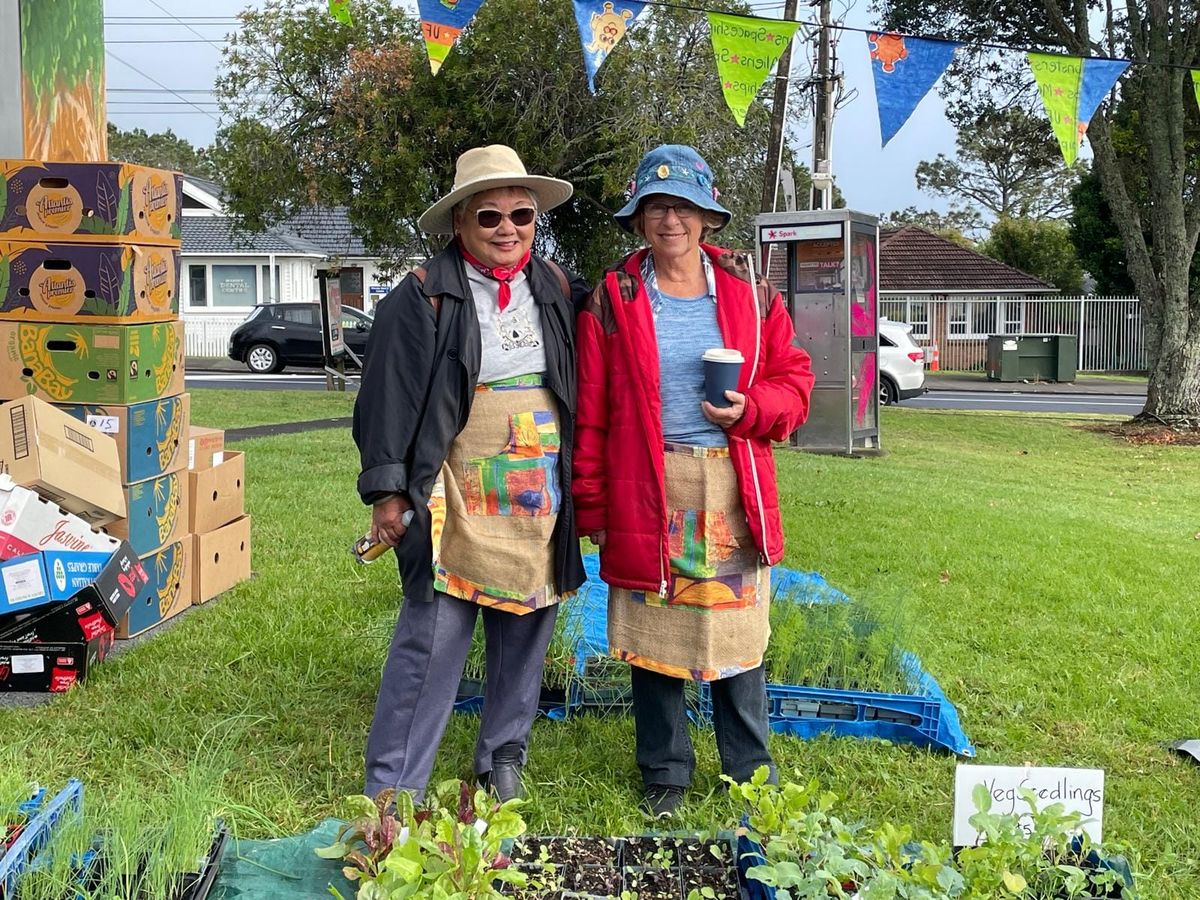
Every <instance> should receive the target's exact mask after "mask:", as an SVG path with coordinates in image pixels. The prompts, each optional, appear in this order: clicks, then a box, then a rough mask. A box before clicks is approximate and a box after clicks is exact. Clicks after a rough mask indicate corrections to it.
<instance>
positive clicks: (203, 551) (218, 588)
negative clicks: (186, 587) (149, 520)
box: [191, 516, 250, 606]
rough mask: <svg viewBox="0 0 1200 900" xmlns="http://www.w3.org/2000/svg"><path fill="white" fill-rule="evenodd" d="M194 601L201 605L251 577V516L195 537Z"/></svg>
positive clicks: (193, 567) (193, 545) (193, 547)
mask: <svg viewBox="0 0 1200 900" xmlns="http://www.w3.org/2000/svg"><path fill="white" fill-rule="evenodd" d="M191 537H192V602H193V603H195V604H196V605H197V606H199V605H200V604H201V603H207V602H208V601H209V600H211V599H213V597H217V596H219V595H220V594H223V593H225V592H226V591H227V590H229V589H230V588H232V587H234V586H235V585H238V584H241V583H242V582H243V581H247V580H248V579H249V578H250V517H249V516H242V517H241V518H240V519H234V520H233V521H232V522H230V523H229V524H228V525H222V526H221V527H220V528H218V529H216V530H215V531H210V532H207V533H206V534H193V535H192V536H191Z"/></svg>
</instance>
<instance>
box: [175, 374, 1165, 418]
mask: <svg viewBox="0 0 1200 900" xmlns="http://www.w3.org/2000/svg"><path fill="white" fill-rule="evenodd" d="M357 382H358V379H357V378H356V377H354V376H351V377H350V378H349V379H348V384H347V389H348V390H354V389H356V388H357ZM187 386H188V389H189V390H193V389H203V388H231V389H235V390H259V391H272V390H273V391H279V390H307V391H323V390H325V376H324V375H320V374H317V373H315V372H283V373H281V374H279V375H257V376H252V375H249V374H243V373H241V372H192V373H190V374H189V375H188V376H187ZM1145 402H1146V401H1145V397H1142V396H1138V395H1130V394H1124V395H1122V394H1078V393H1077V394H1049V393H1036V394H1035V393H1016V392H1011V393H1009V392H996V391H930V392H929V393H927V394H924V395H922V396H921V397H917V398H914V399H912V400H906V401H904V403H903V404H902V405H903V406H905V407H910V408H923V409H981V410H1009V411H1016V412H1054V413H1101V414H1108V415H1113V416H1132V415H1136V414H1137V413H1139V412H1141V411H1142V407H1143V406H1144V405H1145Z"/></svg>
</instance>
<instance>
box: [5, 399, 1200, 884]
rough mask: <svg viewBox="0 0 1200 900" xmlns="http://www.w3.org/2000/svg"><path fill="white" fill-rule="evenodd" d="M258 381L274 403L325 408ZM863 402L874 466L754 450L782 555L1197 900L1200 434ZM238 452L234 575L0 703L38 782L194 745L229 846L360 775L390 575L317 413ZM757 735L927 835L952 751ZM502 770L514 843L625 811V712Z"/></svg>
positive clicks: (1012, 753)
mask: <svg viewBox="0 0 1200 900" xmlns="http://www.w3.org/2000/svg"><path fill="white" fill-rule="evenodd" d="M215 393H216V392H208V391H197V392H195V393H194V394H193V399H194V400H195V399H196V398H197V397H200V398H201V399H202V403H201V404H200V405H199V407H198V408H199V409H200V410H201V411H202V416H200V418H201V419H202V420H203V421H205V422H206V423H214V422H215V423H220V422H222V421H224V422H227V423H228V422H231V421H232V420H233V416H234V415H236V416H237V421H238V424H249V423H248V422H244V421H243V420H244V416H245V415H246V411H245V410H244V409H236V408H235V407H234V406H233V405H232V404H230V403H227V402H226V401H224V400H222V399H220V398H217V397H213V396H212V395H213V394H215ZM247 396H248V395H246V394H239V395H238V399H239V403H240V402H241V400H242V399H243V398H246V397H247ZM264 396H265V397H267V398H268V402H269V406H270V407H271V411H272V412H278V413H280V414H282V411H283V410H284V409H285V408H287V409H295V410H298V411H299V412H301V413H303V414H302V415H298V416H297V418H317V417H318V416H319V415H327V414H328V415H336V414H345V413H337V412H327V411H325V410H324V409H323V410H322V411H321V412H320V413H319V414H318V412H317V410H316V407H315V406H314V404H315V402H316V401H315V398H313V397H312V395H304V396H302V397H293V396H290V395H281V394H275V393H272V394H270V395H264ZM255 399H256V401H257V400H258V399H259V398H255ZM324 399H328V398H324ZM883 416H884V419H883V425H884V441H885V445H886V446H887V447H888V449H889V450H890V454H889V455H888V456H887V457H885V458H883V459H877V460H848V459H841V458H831V457H821V456H811V455H802V454H794V453H790V452H788V453H780V454H779V467H780V472H781V480H782V486H783V494H784V497H785V499H784V515H785V520H786V529H787V534H788V541H789V543H788V556H787V559H786V563H787V564H788V565H790V566H793V567H796V568H804V569H815V570H818V571H820V572H822V573H823V574H825V575H826V576H827V577H828V578H829V580H830V581H831V582H832V583H833V584H835V585H837V586H839V587H841V588H843V589H845V590H847V591H848V592H849V593H850V594H851V595H852V596H860V597H861V596H867V595H869V594H872V593H880V594H886V595H888V596H897V597H900V598H902V600H903V602H904V603H906V604H907V605H908V607H909V609H910V611H911V613H912V618H913V619H914V620H915V621H916V622H917V623H918V628H917V629H916V631H915V633H914V634H913V638H912V647H911V649H912V650H914V651H916V652H917V653H918V654H919V655H920V656H921V658H922V660H923V662H924V664H925V667H926V669H928V670H929V671H930V672H932V673H933V674H934V675H935V676H936V677H937V678H938V679H939V680H940V682H941V684H942V686H943V688H944V689H945V690H946V692H947V694H948V695H949V696H950V698H951V699H952V700H953V701H954V702H955V703H956V704H957V705H958V708H959V711H960V713H961V716H962V721H963V725H964V727H965V729H966V731H967V733H968V735H970V737H971V738H972V740H973V741H974V742H975V744H976V746H977V747H978V749H979V759H980V761H982V762H991V763H1004V764H1019V763H1022V762H1025V761H1030V762H1033V763H1038V764H1045V765H1074V766H1098V767H1102V768H1104V769H1105V770H1106V772H1107V788H1108V790H1107V794H1108V798H1107V799H1108V803H1107V808H1106V810H1105V834H1106V836H1107V837H1109V838H1111V839H1115V840H1118V841H1121V842H1125V843H1127V844H1129V845H1131V846H1132V847H1133V848H1134V850H1135V853H1136V856H1137V861H1138V863H1139V865H1138V871H1139V873H1140V874H1141V878H1142V880H1141V888H1142V890H1141V893H1140V896H1142V897H1146V898H1159V897H1163V898H1181V900H1182V898H1195V897H1197V896H1200V828H1197V825H1196V815H1195V808H1196V807H1195V798H1196V797H1197V793H1198V791H1200V769H1197V768H1196V767H1194V766H1192V765H1190V764H1187V763H1184V762H1182V761H1178V760H1176V759H1175V758H1174V757H1172V756H1170V755H1168V754H1167V753H1166V752H1165V751H1164V750H1163V749H1162V748H1161V746H1160V742H1163V741H1167V740H1171V739H1175V738H1178V737H1182V736H1188V735H1191V736H1197V735H1200V704H1198V702H1197V688H1198V686H1200V639H1198V637H1197V629H1196V627H1195V603H1196V597H1197V595H1198V594H1200V540H1197V537H1198V535H1197V533H1198V532H1200V513H1198V512H1197V510H1200V449H1196V448H1161V447H1132V446H1127V445H1124V444H1120V443H1118V442H1116V441H1114V440H1113V439H1112V438H1109V437H1105V436H1101V435H1096V434H1092V433H1089V432H1086V431H1083V430H1081V429H1080V428H1078V427H1077V425H1078V423H1073V422H1070V421H1066V420H1063V419H1061V418H1055V419H1046V420H1039V419H1037V418H1036V417H1033V416H1028V415H1023V416H1005V415H1002V414H992V415H988V414H974V413H943V412H936V411H920V410H906V409H887V410H885V411H884V413H883ZM275 421H282V420H281V419H275ZM240 447H241V449H244V450H245V451H246V459H247V484H248V505H249V510H250V512H251V513H252V514H253V515H254V517H255V519H254V539H255V555H254V568H255V571H256V572H257V577H256V578H255V580H254V581H252V582H250V583H248V584H245V585H242V586H240V587H239V588H237V589H236V590H235V591H234V592H232V593H230V594H228V595H226V596H225V597H224V598H222V599H221V600H220V601H219V602H217V603H216V604H212V605H210V606H209V607H207V608H202V609H199V610H196V611H195V612H193V613H192V614H191V615H190V616H189V617H188V618H187V619H186V620H185V621H183V622H181V623H180V624H179V625H178V626H177V627H175V628H173V629H171V630H169V631H167V632H166V633H164V634H162V635H160V636H158V637H157V638H155V639H154V640H152V641H150V642H147V643H145V644H144V645H142V646H139V647H137V648H135V649H133V650H131V651H130V652H128V653H127V654H125V655H124V656H122V657H120V658H118V659H115V660H113V661H111V662H110V663H108V664H106V665H104V666H102V667H101V668H99V669H98V670H97V671H96V673H95V675H94V677H93V678H92V679H91V681H90V682H89V684H88V685H87V687H86V688H85V689H82V690H77V691H74V692H72V693H71V694H69V695H67V696H65V697H63V698H60V699H58V700H56V701H55V702H54V703H53V704H51V705H49V706H46V707H42V708H37V709H24V710H21V709H4V710H0V732H2V733H3V734H4V735H5V736H6V741H5V744H6V745H7V746H6V747H5V749H3V750H0V765H4V766H14V767H17V768H23V769H24V770H26V771H27V772H29V774H30V775H32V776H34V777H36V778H38V779H39V780H41V781H43V782H49V783H54V782H58V781H61V780H62V779H63V778H65V777H67V776H70V775H80V776H82V777H84V778H85V779H86V781H87V783H88V786H89V791H90V796H91V797H92V798H93V800H94V799H96V798H98V797H100V796H102V795H103V794H104V793H106V792H128V791H135V792H141V793H143V794H147V795H151V794H155V793H158V792H161V791H162V790H163V789H164V786H165V785H166V783H167V781H168V780H169V779H171V778H172V777H173V773H176V772H179V771H180V770H181V769H182V768H183V767H184V766H186V765H188V763H189V761H190V760H195V759H197V758H199V759H200V760H201V761H202V762H205V763H207V764H208V765H211V766H212V767H213V768H215V769H219V770H221V771H222V773H223V774H222V778H223V785H222V788H221V791H222V793H223V795H224V796H225V797H226V798H227V800H226V804H225V809H226V812H227V813H229V814H230V817H231V818H232V820H233V821H234V823H235V825H237V827H238V828H239V829H241V830H242V832H243V833H246V834H250V835H263V834H281V833H284V832H288V831H292V830H301V829H307V828H309V827H311V826H312V825H313V823H314V822H315V821H317V820H318V819H320V818H322V817H324V816H325V815H327V814H329V813H330V812H331V811H334V810H335V808H336V802H337V799H338V798H339V797H341V796H342V795H344V794H347V793H352V792H355V791H357V790H358V789H359V787H360V782H359V778H360V770H361V752H362V745H363V741H364V738H365V734H366V729H367V725H368V722H369V720H370V715H371V709H372V704H373V699H374V694H375V689H376V687H377V683H378V673H379V667H380V664H381V661H382V658H383V653H384V651H385V648H386V646H387V642H388V639H389V636H390V629H391V625H392V622H393V620H394V616H395V612H396V606H397V590H396V573H395V568H394V565H393V564H392V563H391V561H390V557H387V558H385V559H386V560H387V561H386V562H380V563H377V564H375V565H373V566H367V567H364V566H358V565H356V564H355V563H354V562H353V560H352V559H351V557H350V555H349V554H348V553H347V550H346V548H347V547H348V545H349V544H350V542H351V540H352V539H354V538H355V537H357V536H358V535H359V534H360V533H361V531H362V529H363V528H364V526H365V524H366V521H367V518H366V514H365V511H364V509H363V508H362V507H361V506H360V504H359V503H358V500H357V498H356V496H355V493H354V479H355V476H356V474H357V456H356V453H355V451H354V449H353V447H352V444H351V442H350V440H349V436H348V434H347V433H346V432H345V431H341V430H337V431H322V432H314V433H311V434H304V435H298V436H287V437H276V438H270V439H260V440H255V441H248V442H245V443H244V444H241V445H240ZM475 726H476V720H475V719H472V718H469V717H454V718H453V719H452V721H451V725H450V727H449V729H448V731H447V735H446V740H445V742H444V744H443V748H442V753H441V755H440V762H439V767H438V772H437V773H436V777H454V776H460V775H465V774H467V772H468V770H469V766H470V759H471V749H472V745H473V741H474V732H475ZM695 737H696V743H697V749H698V752H699V768H698V772H697V776H696V779H695V783H694V786H693V790H692V792H691V793H690V794H689V796H688V805H687V807H686V809H685V812H684V818H683V821H682V823H681V825H682V826H684V827H691V828H712V827H716V826H724V825H727V824H728V823H729V822H731V821H732V820H733V819H734V818H735V810H734V809H733V808H732V807H731V805H730V804H729V801H728V800H727V799H725V798H724V797H722V796H721V795H720V794H719V793H717V792H716V787H717V785H718V778H717V773H718V766H717V762H716V753H715V748H714V744H713V740H712V737H711V734H708V733H702V732H700V733H696V735H695ZM772 748H773V750H774V752H775V754H776V758H777V760H778V761H779V763H780V768H781V770H782V773H783V775H784V776H785V777H791V778H794V779H804V780H807V779H809V778H811V777H817V778H819V779H820V780H821V781H822V782H823V783H824V784H825V785H826V786H827V787H829V788H830V789H831V790H833V791H835V792H837V793H838V794H839V795H841V796H842V797H843V798H844V802H843V810H844V812H845V813H846V814H847V815H846V817H847V818H853V817H855V816H863V817H868V818H871V819H874V820H878V819H882V818H891V819H892V820H893V821H896V822H911V823H912V824H913V825H914V826H915V828H916V831H917V835H918V836H920V837H927V838H930V839H934V840H942V839H948V838H949V832H950V816H951V799H952V790H953V774H954V765H955V760H954V759H952V758H948V757H945V756H940V755H935V754H932V753H928V752H925V751H918V750H915V749H913V748H911V747H906V746H891V745H887V744H884V743H881V742H859V741H853V740H833V739H822V740H818V741H813V742H802V741H799V740H795V739H792V738H786V737H779V736H775V737H774V738H773V741H772ZM527 772H528V775H529V778H530V780H531V781H532V782H533V798H532V802H531V804H530V805H529V807H528V808H527V810H526V813H527V818H528V820H529V822H530V827H531V828H532V829H533V830H534V831H535V832H539V833H543V834H545V833H551V834H554V833H563V832H567V831H572V830H576V831H579V832H581V833H592V834H614V833H615V834H625V833H632V832H636V831H641V830H644V829H645V828H646V825H647V823H646V822H645V821H644V820H642V819H641V818H640V817H639V816H638V815H637V813H636V811H635V808H636V804H637V800H638V797H639V785H638V779H637V774H636V768H635V765H634V761H633V732H632V725H631V722H630V720H629V719H627V718H613V719H601V718H588V717H580V718H575V719H572V720H571V721H568V722H566V723H551V722H546V721H542V722H539V723H538V724H537V725H536V726H535V730H534V735H533V746H532V757H531V760H530V764H529V767H528V769H527Z"/></svg>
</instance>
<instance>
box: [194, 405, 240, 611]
mask: <svg viewBox="0 0 1200 900" xmlns="http://www.w3.org/2000/svg"><path fill="white" fill-rule="evenodd" d="M187 465H188V473H187V476H188V523H189V530H190V531H191V542H192V602H193V603H195V604H200V603H207V602H208V601H209V600H211V599H213V597H216V596H217V595H218V594H222V593H224V592H225V591H227V590H229V589H230V588H231V587H233V586H234V585H235V584H238V583H239V582H242V581H245V580H246V579H247V578H249V577H250V517H249V516H247V515H246V514H245V513H246V458H245V456H244V454H242V453H241V452H240V451H236V450H226V449H225V432H223V431H221V430H219V429H216V428H199V427H196V426H193V427H192V428H191V429H190V430H189V434H188V450H187Z"/></svg>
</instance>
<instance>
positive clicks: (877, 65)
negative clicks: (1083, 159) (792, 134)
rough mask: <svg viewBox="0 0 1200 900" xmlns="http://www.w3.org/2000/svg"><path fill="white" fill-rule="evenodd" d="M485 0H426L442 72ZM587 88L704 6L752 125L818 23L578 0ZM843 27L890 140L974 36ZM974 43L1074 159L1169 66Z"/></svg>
mask: <svg viewBox="0 0 1200 900" xmlns="http://www.w3.org/2000/svg"><path fill="white" fill-rule="evenodd" d="M483 2H484V0H418V9H419V12H420V16H421V33H422V35H423V36H424V38H425V47H426V51H427V52H428V54H429V66H430V68H431V69H432V70H433V73H434V74H435V75H436V74H437V73H438V70H439V69H440V68H441V67H442V63H443V62H445V60H446V57H447V56H448V55H449V53H450V50H451V49H452V48H453V46H454V44H455V42H456V41H457V40H458V37H459V35H460V34H462V31H463V29H465V28H466V27H467V25H468V24H469V23H470V21H471V19H472V18H474V16H475V13H477V12H478V11H479V8H480V7H481V6H482V5H483ZM572 4H573V5H574V9H575V22H576V25H577V26H578V28H579V41H580V44H581V45H582V47H583V65H584V70H585V71H586V73H587V80H588V90H590V91H591V92H592V93H593V94H595V93H596V75H597V73H598V72H599V71H600V67H601V66H602V65H604V61H605V60H606V59H608V57H609V55H610V54H611V53H612V52H613V50H615V49H616V47H617V45H618V44H620V43H621V40H622V39H623V38H624V37H625V35H626V34H627V33H628V31H629V28H630V27H631V26H632V25H633V24H634V23H635V22H636V21H637V18H638V16H639V15H641V13H642V11H643V10H644V9H645V8H646V7H647V6H666V7H672V8H676V9H688V10H693V11H696V12H703V13H705V15H706V16H707V17H708V23H709V32H710V35H711V39H712V47H713V54H714V56H715V59H716V64H717V74H718V76H719V77H720V79H721V90H722V92H723V93H724V97H725V103H726V105H727V106H728V107H729V111H730V112H731V113H732V114H733V118H734V120H735V121H736V122H737V123H738V125H739V126H744V125H745V123H746V112H747V110H749V108H750V104H751V103H752V102H753V101H754V98H755V97H756V96H757V95H758V92H759V91H760V90H761V89H762V86H763V84H765V83H766V81H767V78H768V77H769V76H770V75H771V73H772V71H773V70H774V69H775V66H776V65H777V64H778V62H779V58H780V56H782V55H783V51H784V50H785V49H786V48H787V46H788V44H789V43H790V42H791V41H792V40H794V38H795V36H796V35H797V34H799V35H800V36H801V37H802V38H803V39H807V38H808V37H810V36H811V35H812V34H813V33H814V31H815V29H819V28H821V27H822V26H821V25H820V23H815V22H803V21H788V20H786V19H777V18H771V17H768V16H753V15H740V14H734V13H725V12H720V11H717V10H712V9H708V8H705V7H700V6H692V5H688V4H685V3H678V2H665V0H572ZM329 11H330V14H331V15H333V16H334V18H336V19H337V20H338V21H339V22H342V23H344V24H347V25H349V24H351V21H352V20H351V15H350V0H329ZM829 27H831V28H834V29H837V30H839V31H856V32H861V33H862V34H864V35H865V36H866V41H867V52H868V53H869V54H870V58H871V72H872V76H873V81H874V85H875V101H876V106H877V107H878V110H879V131H880V137H881V139H882V142H883V146H887V143H888V141H890V140H891V139H892V138H893V137H895V136H896V134H897V133H898V132H899V131H900V129H901V128H902V127H903V126H904V123H905V122H907V121H908V120H909V118H910V117H911V116H912V114H913V112H914V111H916V108H917V106H918V105H919V104H920V103H921V101H922V100H923V99H924V98H925V95H926V94H928V93H929V91H930V90H931V89H932V88H933V86H934V85H935V84H936V83H937V82H938V79H940V78H941V77H942V75H943V74H944V73H945V71H946V69H948V68H949V67H950V64H951V63H952V62H953V61H954V56H955V54H956V53H957V52H958V50H959V49H960V48H962V47H964V46H968V45H966V44H963V43H960V42H957V41H950V40H944V39H942V38H930V37H920V36H917V35H906V34H898V33H896V32H879V31H871V30H869V29H863V28H852V27H849V26H846V25H831V26H829ZM969 46H972V47H977V48H984V49H993V50H1001V51H1009V52H1024V53H1025V55H1026V59H1027V61H1028V63H1029V67H1030V69H1031V70H1032V72H1033V78H1034V81H1035V82H1036V84H1037V87H1038V92H1039V94H1040V96H1041V98H1042V104H1043V106H1044V107H1045V110H1046V115H1047V117H1048V118H1049V120H1050V125H1051V128H1052V129H1053V131H1054V136H1055V137H1056V138H1057V139H1058V143H1059V147H1060V148H1061V150H1062V154H1063V159H1064V160H1065V161H1066V163H1067V165H1072V164H1074V162H1075V161H1076V159H1077V158H1078V155H1079V148H1080V147H1081V146H1082V145H1083V139H1084V136H1085V135H1086V134H1087V128H1088V124H1089V123H1090V122H1091V119H1092V116H1093V115H1094V114H1095V112H1096V110H1097V109H1098V108H1099V106H1100V104H1101V103H1102V102H1103V100H1104V98H1105V96H1107V95H1108V93H1109V92H1110V91H1111V90H1112V89H1113V88H1114V87H1115V86H1116V84H1117V82H1118V81H1119V80H1120V78H1121V76H1122V75H1124V74H1125V72H1126V70H1127V69H1128V68H1129V66H1130V65H1167V66H1168V67H1170V68H1188V67H1184V66H1178V65H1172V64H1162V63H1146V62H1140V61H1138V62H1134V61H1133V60H1128V59H1110V58H1107V57H1090V56H1067V55H1061V54H1053V53H1040V52H1037V51H1033V50H1026V49H1024V48H1020V47H1010V46H1005V45H1001V44H971V45H969ZM1189 71H1190V73H1191V77H1192V85H1193V87H1194V89H1195V95H1196V103H1197V105H1198V106H1200V68H1189Z"/></svg>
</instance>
